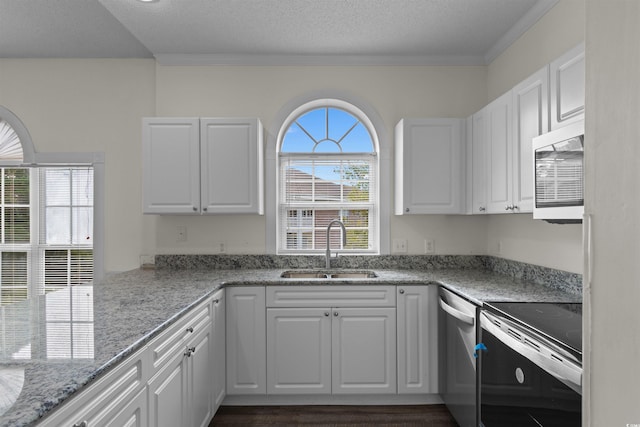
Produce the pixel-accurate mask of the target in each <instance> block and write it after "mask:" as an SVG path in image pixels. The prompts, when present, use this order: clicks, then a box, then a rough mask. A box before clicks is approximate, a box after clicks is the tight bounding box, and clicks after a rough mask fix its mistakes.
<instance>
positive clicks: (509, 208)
mask: <svg viewBox="0 0 640 427" xmlns="http://www.w3.org/2000/svg"><path fill="white" fill-rule="evenodd" d="M511 209H513V207H511V206H509V205H507V206H505V207H504V210H505V211H510V210H511Z"/></svg>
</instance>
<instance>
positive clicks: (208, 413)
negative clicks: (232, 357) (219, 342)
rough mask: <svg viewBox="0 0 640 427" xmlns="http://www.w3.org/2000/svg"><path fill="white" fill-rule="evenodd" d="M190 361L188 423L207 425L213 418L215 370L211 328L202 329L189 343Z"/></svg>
mask: <svg viewBox="0 0 640 427" xmlns="http://www.w3.org/2000/svg"><path fill="white" fill-rule="evenodd" d="M187 347H188V348H189V349H190V352H189V353H188V355H187V356H186V357H187V363H188V379H189V380H188V383H187V386H188V391H187V392H188V396H189V402H188V403H189V407H188V408H189V417H190V422H189V424H188V425H190V426H193V427H207V426H208V425H209V422H210V421H211V419H212V418H213V371H214V365H213V363H214V361H213V358H212V357H211V356H212V351H211V328H208V329H206V330H204V331H202V332H201V333H200V334H198V335H197V336H195V337H194V338H193V340H190V341H189V342H188V343H187Z"/></svg>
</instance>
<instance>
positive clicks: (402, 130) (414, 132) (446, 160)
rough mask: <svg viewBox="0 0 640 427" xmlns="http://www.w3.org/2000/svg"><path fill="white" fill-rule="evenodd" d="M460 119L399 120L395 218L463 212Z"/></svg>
mask: <svg viewBox="0 0 640 427" xmlns="http://www.w3.org/2000/svg"><path fill="white" fill-rule="evenodd" d="M462 126H463V120H462V119H403V120H401V121H400V123H398V125H397V126H396V141H395V147H396V153H395V156H396V193H395V194H396V203H395V211H396V215H402V214H459V213H462V212H463V206H462V204H463V203H462V202H463V193H462V186H463V183H464V181H465V180H464V169H463V168H462V165H463V164H464V157H463V153H462Z"/></svg>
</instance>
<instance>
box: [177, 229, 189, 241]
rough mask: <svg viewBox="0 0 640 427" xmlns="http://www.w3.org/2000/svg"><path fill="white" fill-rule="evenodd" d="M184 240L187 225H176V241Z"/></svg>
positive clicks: (185, 238)
mask: <svg viewBox="0 0 640 427" xmlns="http://www.w3.org/2000/svg"><path fill="white" fill-rule="evenodd" d="M186 241H187V226H186V225H178V226H177V227H176V242H186Z"/></svg>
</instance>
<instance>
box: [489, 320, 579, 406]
mask: <svg viewBox="0 0 640 427" xmlns="http://www.w3.org/2000/svg"><path fill="white" fill-rule="evenodd" d="M492 317H493V316H491V315H488V314H487V313H485V312H482V313H481V317H480V325H481V327H482V328H483V329H486V330H487V331H488V332H490V333H491V334H493V336H495V337H496V338H497V339H499V340H500V341H502V342H503V343H504V344H505V345H507V346H508V347H509V348H511V349H512V350H514V351H516V352H518V353H520V354H521V355H522V356H524V357H525V358H527V359H529V360H530V361H532V362H533V363H535V364H536V365H538V366H539V367H540V368H542V369H543V370H544V371H545V372H547V373H549V374H550V375H552V376H554V377H555V378H557V379H558V380H559V381H561V382H562V383H564V384H566V385H567V386H569V387H570V388H571V389H573V390H574V391H576V392H577V393H580V394H582V367H581V366H579V365H577V364H575V363H573V362H572V361H570V360H568V359H567V358H566V357H563V356H561V355H559V354H558V353H556V352H553V351H552V350H551V349H550V348H549V347H548V346H546V345H544V344H542V343H540V342H538V341H536V340H535V339H534V338H531V339H529V338H527V340H528V342H529V343H530V344H527V343H526V342H527V340H525V342H522V341H521V340H519V339H517V338H514V337H512V336H511V335H509V333H507V332H505V331H504V330H503V329H502V328H500V327H499V326H497V325H496V324H494V323H493V321H492V320H491V318H492ZM500 322H502V323H507V324H508V322H505V321H504V320H503V319H500ZM514 330H515V329H514ZM516 333H517V334H518V335H520V334H521V332H520V331H519V330H517V331H516ZM488 351H489V352H490V351H491V349H488Z"/></svg>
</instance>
